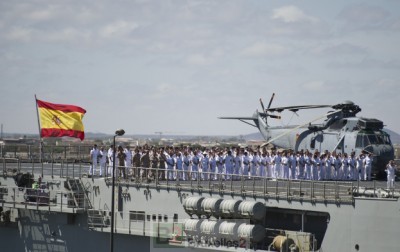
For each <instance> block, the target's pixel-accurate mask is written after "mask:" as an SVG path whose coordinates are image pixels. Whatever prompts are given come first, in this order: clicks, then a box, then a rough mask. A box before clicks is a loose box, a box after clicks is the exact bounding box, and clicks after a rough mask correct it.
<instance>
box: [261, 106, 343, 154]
mask: <svg viewBox="0 0 400 252" xmlns="http://www.w3.org/2000/svg"><path fill="white" fill-rule="evenodd" d="M337 112H338V111H331V112H329V113H327V114H324V115H322V116H319V117H318V118H315V119H314V120H312V121H309V122H307V123H305V124H301V125H298V126H296V127H294V128H292V129H289V130H288V131H286V132H284V133H282V134H280V135H278V136H276V137H274V138H272V139H270V140H268V141H267V142H266V143H263V144H262V145H261V147H264V146H266V145H267V144H269V143H272V142H273V141H275V140H277V139H279V138H281V137H283V136H286V135H287V134H289V133H291V132H292V131H295V130H297V129H299V128H301V127H304V126H306V125H308V124H310V123H312V122H315V121H318V120H320V119H322V118H324V117H327V116H330V115H332V114H335V113H337Z"/></svg>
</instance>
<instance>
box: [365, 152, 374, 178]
mask: <svg viewBox="0 0 400 252" xmlns="http://www.w3.org/2000/svg"><path fill="white" fill-rule="evenodd" d="M372 161H373V156H372V153H369V154H368V155H367V156H366V157H365V159H364V167H365V179H366V180H371V171H372Z"/></svg>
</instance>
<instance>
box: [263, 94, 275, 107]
mask: <svg viewBox="0 0 400 252" xmlns="http://www.w3.org/2000/svg"><path fill="white" fill-rule="evenodd" d="M274 97H275V93H272V96H271V99H270V100H269V103H268V107H267V110H269V108H270V107H271V104H272V100H273V99H274ZM264 111H265V110H264Z"/></svg>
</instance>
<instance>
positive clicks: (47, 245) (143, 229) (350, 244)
mask: <svg viewBox="0 0 400 252" xmlns="http://www.w3.org/2000/svg"><path fill="white" fill-rule="evenodd" d="M11 175H12V174H9V173H7V174H6V176H3V177H1V178H0V183H1V188H2V191H1V192H2V193H1V194H0V204H1V206H2V208H3V212H4V211H7V210H8V211H9V220H6V219H5V218H2V221H1V223H0V237H1V238H0V241H1V244H2V245H1V247H2V251H110V230H111V228H110V214H111V210H110V209H111V205H112V204H111V195H112V187H111V179H110V178H94V179H93V178H85V177H82V176H80V174H79V176H76V177H77V178H74V181H75V182H76V183H79V186H77V188H78V190H81V191H80V192H77V191H74V189H73V188H74V187H76V186H74V185H73V184H72V182H71V181H72V178H71V177H66V176H59V175H58V176H56V175H53V176H50V175H45V176H44V177H43V183H45V184H46V188H44V189H40V190H42V191H43V192H45V193H46V194H45V195H47V196H39V197H43V198H45V200H44V201H41V200H38V199H36V202H28V201H29V199H27V197H26V196H27V193H28V191H27V188H17V187H16V185H15V181H14V179H13V178H12V177H11ZM116 185H117V186H116V187H115V195H116V201H115V235H114V237H115V241H114V245H115V249H114V251H168V250H171V251H173V250H174V251H175V250H176V249H178V248H179V249H182V251H186V250H190V251H193V250H223V251H241V250H243V251H244V250H248V249H253V250H259V251H275V250H274V247H273V246H272V245H271V242H272V238H273V237H271V235H278V234H283V235H284V236H285V235H286V237H288V235H291V237H294V238H293V240H295V239H297V241H295V242H296V244H297V245H298V248H299V251H397V250H398V249H399V247H400V246H399V245H398V243H397V237H398V227H399V225H400V212H399V210H400V202H399V198H398V197H397V195H398V192H396V191H392V192H387V191H384V190H378V188H374V189H372V192H371V190H365V186H364V187H361V186H359V184H358V183H352V182H346V183H338V182H318V183H317V182H312V181H271V180H264V179H261V178H252V179H247V178H238V181H235V180H233V179H232V180H230V181H229V180H226V181H224V180H222V179H220V180H219V181H140V180H135V181H132V180H129V181H125V180H121V181H117V184H116ZM369 185H372V184H369ZM79 188H81V189H79ZM75 189H76V188H75ZM378 192H380V194H379V193H378ZM390 193H392V194H390ZM37 195H39V194H37ZM78 195H82V197H83V199H84V200H83V201H81V200H79V199H78ZM371 196H372V197H371ZM188 199H193V200H196V199H204V200H205V199H221V200H236V201H238V202H246V203H249V204H252V203H256V202H260V203H262V205H263V206H265V209H266V211H265V216H262V218H259V219H252V216H251V214H250V213H249V216H247V217H246V216H245V215H246V214H245V213H242V214H244V215H243V216H245V217H243V218H240V219H239V220H237V219H236V218H237V216H236V217H226V216H225V217H224V215H223V214H221V215H218V214H216V213H209V214H207V212H206V211H205V210H204V209H203V210H199V209H194V210H193V209H192V210H190V209H189V208H188V207H185V202H188ZM197 203H199V202H197ZM197 203H196V204H197ZM253 205H254V204H253ZM196 211H200V212H196ZM202 211H203V212H202ZM207 218H208V219H207ZM187 220H194V222H196V221H199V222H200V221H201V222H204V221H214V222H216V223H217V222H219V223H220V222H222V221H225V222H227V223H235V222H243V223H244V225H248V226H249V225H253V226H254V225H258V226H262V227H263V228H265V230H267V231H265V232H266V235H265V238H264V239H262V240H256V241H254V239H255V238H253V237H247V236H243V235H242V236H240V235H239V232H236V231H235V232H236V233H235V234H233V233H232V237H229V238H227V236H223V238H221V239H219V238H218V239H214V238H213V239H214V242H213V243H209V241H210V240H213V239H211V238H212V237H211V236H212V235H210V234H205V233H202V232H203V231H202V230H200V229H198V230H195V231H193V232H194V233H193V234H191V235H190V234H189V232H188V228H187V227H186V226H185V224H184V223H185V221H187ZM213 235H214V236H218V235H221V232H216V233H214V234H213ZM235 235H236V237H234V236H235ZM301 237H303V238H304V237H306V239H305V240H304V241H300V240H301ZM252 239H253V240H252ZM216 240H217V241H218V242H220V241H221V243H220V244H221V245H220V244H216V243H215V241H216ZM226 241H232V243H229V244H228V243H226ZM236 241H237V243H236ZM242 241H243V243H242ZM227 244H228V245H227ZM241 244H244V246H241ZM282 251H285V250H282ZM287 251H289V250H287Z"/></svg>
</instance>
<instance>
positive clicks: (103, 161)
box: [99, 146, 107, 177]
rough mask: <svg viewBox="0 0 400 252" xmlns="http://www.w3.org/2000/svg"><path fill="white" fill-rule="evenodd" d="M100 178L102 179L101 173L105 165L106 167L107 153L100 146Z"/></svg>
mask: <svg viewBox="0 0 400 252" xmlns="http://www.w3.org/2000/svg"><path fill="white" fill-rule="evenodd" d="M99 163H100V177H103V173H104V172H105V170H106V165H107V152H106V151H105V150H104V147H103V146H102V147H101V148H100V161H99Z"/></svg>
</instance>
